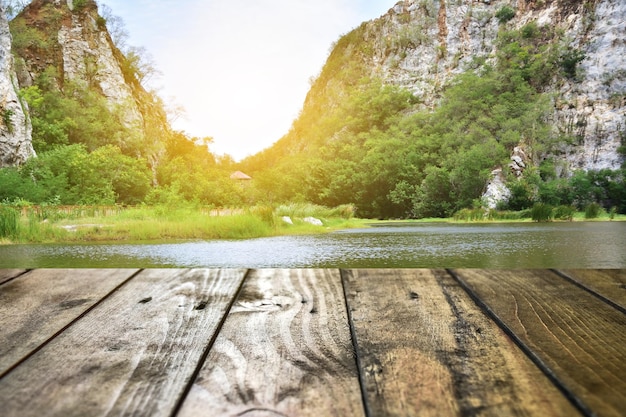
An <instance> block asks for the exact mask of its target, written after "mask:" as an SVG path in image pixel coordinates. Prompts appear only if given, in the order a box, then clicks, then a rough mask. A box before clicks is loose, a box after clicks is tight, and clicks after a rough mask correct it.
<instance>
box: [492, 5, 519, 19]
mask: <svg viewBox="0 0 626 417" xmlns="http://www.w3.org/2000/svg"><path fill="white" fill-rule="evenodd" d="M514 17H515V10H513V8H512V7H511V6H502V7H501V8H500V10H498V11H497V12H496V18H497V19H498V21H499V22H500V23H506V22H508V21H509V20H511V19H513V18H514Z"/></svg>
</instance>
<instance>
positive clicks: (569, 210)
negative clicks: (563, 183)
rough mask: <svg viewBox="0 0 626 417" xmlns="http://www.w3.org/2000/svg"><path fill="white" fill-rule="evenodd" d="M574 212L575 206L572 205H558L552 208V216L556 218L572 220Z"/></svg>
mask: <svg viewBox="0 0 626 417" xmlns="http://www.w3.org/2000/svg"><path fill="white" fill-rule="evenodd" d="M574 214H576V207H574V206H563V205H561V206H558V207H556V208H555V209H554V218H555V219H557V220H569V221H572V219H573V218H574Z"/></svg>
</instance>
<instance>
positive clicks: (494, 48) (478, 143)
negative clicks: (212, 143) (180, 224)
mask: <svg viewBox="0 0 626 417" xmlns="http://www.w3.org/2000/svg"><path fill="white" fill-rule="evenodd" d="M624 57H626V2H623V1H621V0H585V1H582V0H542V1H531V0H454V1H452V0H439V1H427V0H404V1H400V2H398V3H397V4H396V5H395V6H394V7H393V8H391V9H390V10H389V11H388V12H387V13H386V14H385V15H383V16H381V17H380V18H378V19H375V20H372V21H369V22H365V23H363V24H362V25H360V26H359V27H357V28H355V29H354V30H352V31H351V32H349V33H347V34H346V35H344V36H342V37H341V38H340V39H339V40H338V41H337V42H336V44H335V45H333V48H332V50H331V52H330V54H329V57H328V59H327V61H326V63H325V65H324V67H323V69H322V71H321V72H320V74H319V75H318V76H317V78H316V79H315V80H314V82H313V83H312V86H311V89H310V91H309V93H308V95H307V97H306V99H305V102H304V105H303V108H302V111H301V113H300V115H299V116H298V118H297V119H296V120H295V121H294V123H293V125H292V127H291V129H290V131H289V132H288V133H287V134H286V135H285V136H284V137H283V138H281V139H280V140H279V141H278V142H276V144H275V145H274V146H273V147H271V148H269V149H267V150H265V151H263V152H261V153H259V154H258V155H255V156H253V157H251V158H249V159H248V160H246V161H244V162H243V165H244V166H243V168H244V170H246V172H248V173H249V174H251V175H252V176H253V177H254V176H255V175H256V176H257V177H258V176H259V175H260V176H265V175H266V176H268V177H275V178H280V177H283V178H294V177H295V178H296V179H294V181H293V187H292V190H296V191H294V192H295V193H296V195H303V196H304V198H306V199H309V200H314V201H316V202H319V203H323V204H340V203H347V202H359V203H357V206H358V207H359V209H360V212H361V213H363V212H365V213H367V214H368V215H371V216H383V217H389V216H405V215H409V216H417V217H421V216H424V215H450V214H451V213H453V212H454V211H455V210H458V209H460V208H463V207H467V206H468V205H471V204H472V203H471V201H472V200H476V199H478V198H480V197H481V195H490V196H491V197H493V198H495V200H494V201H492V202H491V203H490V204H489V205H490V206H492V207H494V206H495V205H496V203H498V202H506V200H507V198H508V197H509V196H510V192H511V190H509V189H506V188H507V187H508V188H516V187H517V188H518V189H519V190H521V189H524V190H526V191H523V192H524V193H526V194H528V201H532V200H534V201H537V200H539V199H540V197H539V194H540V192H541V189H542V187H543V186H544V185H545V184H547V182H546V181H548V180H550V181H552V180H554V181H556V180H560V179H563V180H565V179H567V178H572V177H573V176H575V175H577V174H576V173H577V172H579V171H581V172H592V171H593V172H595V171H601V170H619V169H620V167H621V166H622V164H623V162H624V146H625V145H626V58H624ZM407 94H410V97H409V96H407ZM330 160H335V161H336V163H334V164H333V163H330V162H329V161H330ZM302 166H306V168H304V169H302V170H300V171H301V172H298V170H299V167H302ZM377 171H380V172H377ZM492 171H493V172H494V174H492ZM522 177H523V178H524V179H523V180H522ZM524 181H525V182H524ZM620 181H621V179H620ZM490 184H491V186H493V187H492V188H491V189H488V188H489V187H490ZM555 184H556V183H555ZM553 185H554V184H553ZM554 186H555V187H556V185H554ZM502 187H504V188H505V189H502ZM559 187H560V185H559ZM288 188H289V187H288V186H283V187H282V189H288ZM497 189H500V190H499V191H498V190H497ZM519 190H518V191H519ZM487 191H489V192H488V193H486V192H487ZM518 191H515V190H513V192H514V193H515V192H518ZM519 192H521V191H519ZM559 192H561V191H559ZM494 193H495V195H494ZM563 193H565V191H563ZM337 196H339V197H337ZM491 197H490V198H491ZM431 200H437V201H438V203H437V204H435V206H436V207H435V206H433V207H430V206H429V204H430V203H426V202H427V201H431ZM609 200H611V201H612V202H613V203H615V198H613V199H609ZM442 201H443V203H442ZM553 201H554V202H560V203H572V202H574V200H572V199H571V198H569V199H568V198H560V197H559V198H555V199H553ZM576 201H577V200H576ZM581 201H582V200H581ZM607 201H608V200H607ZM618 203H619V201H618ZM581 204H582V203H581ZM407 213H408V214H407Z"/></svg>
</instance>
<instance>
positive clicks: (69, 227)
mask: <svg viewBox="0 0 626 417" xmlns="http://www.w3.org/2000/svg"><path fill="white" fill-rule="evenodd" d="M240 216H244V215H239V214H237V215H232V216H220V217H219V219H229V220H231V222H228V223H231V224H233V223H237V220H242V219H240V218H239V217H240ZM84 220H85V221H88V220H93V219H84ZM249 220H250V219H246V221H248V222H249ZM624 221H626V215H617V216H615V217H614V218H613V219H611V218H609V217H608V215H607V216H601V217H598V218H595V219H585V218H584V213H582V216H575V218H573V219H572V220H550V221H547V222H537V221H533V220H532V219H485V220H459V219H454V218H428V219H392V220H380V219H360V218H352V219H340V218H339V219H337V218H331V219H324V221H323V225H322V226H314V225H311V224H308V223H305V222H303V221H302V220H301V219H297V220H296V221H295V224H287V223H278V224H276V223H274V224H273V225H270V227H265V228H263V227H262V228H258V227H255V228H251V229H250V230H249V231H248V232H246V231H245V230H244V231H243V233H242V231H241V224H240V225H239V227H237V228H236V229H237V230H231V233H229V231H228V230H227V229H228V228H226V229H222V230H219V231H218V232H215V231H207V230H206V229H203V228H202V227H199V228H197V229H196V230H194V231H193V233H189V231H188V230H186V229H183V228H179V229H178V230H172V226H174V229H176V227H175V226H176V225H177V223H178V222H176V221H173V222H172V221H165V222H164V221H159V220H158V219H145V220H137V221H135V222H133V221H126V222H123V223H121V222H119V221H115V222H100V223H94V222H85V223H81V222H74V223H50V222H44V223H42V226H43V228H44V229H45V230H46V231H47V233H46V232H45V231H44V232H43V233H42V235H41V236H40V237H41V238H40V239H20V238H19V237H18V238H17V239H8V238H2V239H0V246H4V245H20V244H81V243H84V244H93V243H101V244H115V243H138V244H140V243H146V244H148V243H154V242H172V243H176V242H189V241H197V240H245V239H259V238H264V237H277V236H298V235H314V234H325V233H332V232H335V231H340V230H349V229H358V228H370V227H402V226H410V225H424V224H456V225H464V224H481V225H483V224H506V223H584V222H594V223H597V222H624ZM279 222H280V220H279ZM146 223H150V224H152V225H158V227H156V228H151V229H150V230H151V231H150V232H144V233H142V230H144V227H145V224H146ZM186 223H188V222H186ZM217 223H222V222H219V221H218V222H217ZM245 223H246V222H242V224H245ZM257 223H258V222H257ZM261 223H262V222H261ZM226 226H227V225H226ZM256 226H258V224H257V225H256ZM176 232H178V233H176Z"/></svg>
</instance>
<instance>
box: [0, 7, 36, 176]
mask: <svg viewBox="0 0 626 417" xmlns="http://www.w3.org/2000/svg"><path fill="white" fill-rule="evenodd" d="M31 133H32V129H31V124H30V119H29V118H28V114H27V107H26V104H25V103H23V102H22V101H21V100H20V98H19V96H18V86H17V77H16V74H15V68H14V65H13V55H12V54H11V33H10V31H9V24H8V22H7V19H6V16H5V10H4V9H3V7H2V6H0V168H2V167H8V166H16V165H20V164H22V163H24V162H25V161H26V160H27V159H28V158H30V157H32V156H33V155H35V151H34V150H33V145H32V136H31Z"/></svg>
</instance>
